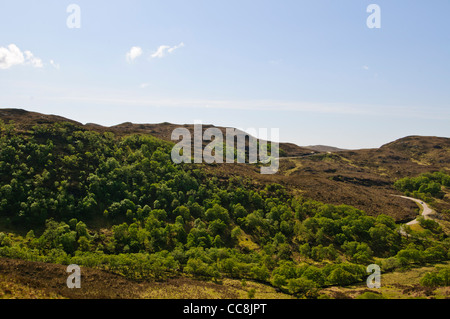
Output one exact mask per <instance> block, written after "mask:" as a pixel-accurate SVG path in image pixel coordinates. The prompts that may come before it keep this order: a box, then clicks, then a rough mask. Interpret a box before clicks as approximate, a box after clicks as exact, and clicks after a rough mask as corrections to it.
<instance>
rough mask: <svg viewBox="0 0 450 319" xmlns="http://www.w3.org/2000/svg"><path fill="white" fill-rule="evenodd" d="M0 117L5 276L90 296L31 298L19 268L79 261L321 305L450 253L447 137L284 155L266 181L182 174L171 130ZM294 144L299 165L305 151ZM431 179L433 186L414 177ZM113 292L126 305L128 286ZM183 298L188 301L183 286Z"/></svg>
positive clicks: (216, 170)
mask: <svg viewBox="0 0 450 319" xmlns="http://www.w3.org/2000/svg"><path fill="white" fill-rule="evenodd" d="M0 116H1V118H0V119H1V120H2V122H0V198H1V200H0V257H3V258H6V259H7V261H5V262H4V263H3V266H2V263H1V262H0V274H4V276H3V279H2V280H3V282H4V285H6V286H7V287H12V288H11V289H13V290H15V291H16V290H17V291H19V292H20V293H24V294H27V293H28V292H29V293H32V294H37V295H38V296H41V297H42V296H46V297H69V298H72V297H73V298H78V297H80V296H70V294H69V295H67V294H66V295H65V294H64V293H62V292H61V291H59V290H58V289H56V290H55V289H50V290H46V288H45V285H46V282H48V285H50V286H52V285H53V284H52V283H51V281H49V280H50V278H48V279H49V280H47V279H45V280H43V281H41V282H35V284H36V285H34V286H33V285H32V286H31V287H30V290H27V289H26V288H25V287H24V280H25V279H23V280H22V279H20V278H19V277H20V276H19V274H18V273H14V271H12V270H11V269H19V268H20V267H25V269H26V268H27V267H29V265H27V263H19V262H17V266H11V265H14V262H15V261H14V260H18V259H19V260H25V261H30V262H31V261H32V262H33V263H41V264H39V265H43V264H42V263H45V264H55V265H69V264H73V263H75V264H78V265H81V266H83V267H87V268H89V269H92V274H93V276H94V277H95V276H96V278H99V280H100V281H101V282H102V285H104V286H105V287H106V286H108V285H110V282H109V280H110V279H108V278H113V277H114V276H120V278H122V280H121V282H123V285H124V287H125V286H126V287H127V288H129V289H132V290H133V289H138V286H134V285H133V284H132V283H131V282H130V281H129V280H131V281H135V282H138V283H141V284H142V285H144V286H145V287H146V288H145V289H147V288H148V289H150V286H152V285H156V282H163V283H165V285H163V287H166V288H167V287H171V285H172V284H173V285H174V286H176V287H177V285H179V283H182V285H186V287H187V286H189V287H191V288H192V289H194V290H198V289H197V288H195V286H197V284H196V283H195V282H193V281H191V280H192V279H195V280H200V281H201V282H200V283H199V284H198V285H199V286H203V287H206V286H207V285H209V282H210V281H212V282H214V283H216V284H217V283H219V284H220V283H230V285H231V286H232V287H234V288H230V287H228V286H227V285H226V284H223V285H225V288H223V287H222V288H220V287H218V286H208V287H209V288H207V290H208V291H209V294H211V295H216V294H217V295H218V296H222V295H221V292H217V290H219V291H222V292H223V293H224V295H229V296H231V295H232V294H235V295H233V296H239V298H241V296H242V294H245V293H244V291H246V289H244V290H242V289H240V288H239V289H240V290H239V289H238V290H239V291H236V290H235V288H236V282H230V280H231V279H233V280H239V281H242V280H244V281H248V282H249V285H252V287H255V289H256V290H257V291H256V295H257V296H258V293H259V294H261V293H263V292H265V291H267V292H270V294H272V293H274V290H273V289H272V288H276V289H278V291H277V292H281V293H283V294H284V295H289V296H294V297H298V298H317V297H318V296H319V295H320V293H321V292H320V291H321V290H322V289H324V288H326V287H341V286H349V285H354V284H360V283H362V282H364V280H365V278H366V276H367V272H366V267H367V265H368V264H372V263H375V262H376V263H377V264H379V265H380V266H381V267H382V269H383V271H386V272H392V271H397V270H402V269H408V268H409V267H412V266H420V265H426V264H435V263H440V262H445V261H448V259H449V256H450V255H449V254H450V241H449V239H448V228H446V227H444V226H443V225H444V220H445V219H448V216H449V215H450V211H449V212H446V211H445V210H444V208H445V207H446V206H445V203H446V202H447V201H448V197H447V196H446V193H447V187H448V186H449V185H450V175H448V174H447V173H446V172H448V171H449V167H448V163H449V161H448V159H449V155H448V147H447V146H448V139H442V138H433V137H423V138H422V137H407V138H405V139H401V140H399V141H396V142H393V143H390V144H387V145H385V146H383V147H381V148H379V149H374V150H355V151H343V152H339V153H331V154H328V153H319V154H312V153H311V151H310V150H308V152H309V153H307V154H305V155H307V156H289V157H284V158H281V159H280V170H279V172H278V173H277V174H274V175H262V174H260V172H259V165H260V164H252V165H249V164H211V165H207V164H181V165H176V164H174V163H173V162H172V160H171V157H170V153H171V150H172V147H173V143H172V142H170V141H168V140H167V136H168V134H169V132H170V130H171V129H173V128H175V127H177V126H176V125H174V124H168V123H162V124H148V125H146V124H131V123H124V124H121V125H118V126H115V127H112V128H105V127H101V126H98V125H94V124H88V125H82V124H80V123H77V122H74V121H68V120H65V119H64V118H61V117H58V116H50V115H41V114H38V113H31V112H24V111H20V110H0ZM186 127H188V128H192V126H189V125H187V126H186ZM151 130H153V131H154V132H153V134H151V133H150V131H151ZM164 136H165V138H163V137H164ZM284 145H285V147H287V148H286V149H287V150H288V151H287V152H288V153H289V152H291V153H290V154H291V155H292V154H295V152H297V151H299V150H301V148H297V147H296V146H295V145H293V144H284ZM417 145H419V147H417ZM439 147H440V148H439ZM289 148H291V151H289ZM421 150H422V151H421ZM425 161H426V165H425ZM433 171H440V172H439V173H436V174H429V173H431V172H433ZM422 173H427V174H428V175H424V176H420V177H417V178H416V174H422ZM405 178H406V179H405ZM409 178H411V180H410V179H409ZM399 180H400V182H399ZM406 191H409V192H415V193H414V194H415V195H417V196H422V197H423V198H425V199H424V200H427V201H430V202H432V203H433V205H435V207H434V208H435V209H436V207H437V210H438V213H439V216H441V218H442V223H443V224H442V226H441V225H440V224H439V223H437V222H435V221H426V222H425V221H421V222H420V223H419V224H420V225H419V226H420V227H416V228H415V229H410V228H407V227H406V228H405V226H404V225H403V224H404V223H405V222H406V221H409V220H412V219H415V218H416V217H417V214H418V213H419V208H418V206H416V205H415V204H414V202H412V201H410V200H407V199H403V198H400V197H395V196H392V195H393V194H397V195H400V194H403V193H405V192H406ZM436 203H437V204H436ZM438 204H439V205H441V206H439V205H438ZM436 205H437V206H436ZM441 208H442V209H441ZM404 234H406V236H405V235H404ZM11 260H12V261H11ZM11 267H12V268H11ZM14 267H15V268H14ZM42 267H44V266H42ZM49 267H53V266H49ZM58 267H59V266H58ZM44 268H45V267H44ZM59 269H61V267H59ZM55 271H56V268H55ZM103 274H104V275H103ZM11 276H17V278H18V281H10V279H11ZM45 278H47V277H45ZM52 280H53V279H52ZM250 282H251V284H250ZM255 282H258V283H259V284H261V285H257V284H255ZM146 285H147V286H146ZM148 285H150V286H148ZM156 286H157V285H156ZM33 287H34V288H33ZM35 287H38V288H39V287H40V288H39V289H38V288H36V289H37V290H36V291H35V290H34V289H35ZM133 287H134V288H133ZM160 287H161V286H160ZM141 288H142V287H141ZM11 289H10V288H8V289H7V290H6V294H7V295H8V291H11ZM139 289H140V288H139ZM164 289H165V288H164ZM171 289H172V288H171ZM230 289H231V290H230ZM236 289H237V288H236ZM113 291H116V292H117V293H118V294H119V298H120V296H121V294H120V293H119V292H118V291H119V288H117V289H116V288H114V289H113ZM125 291H126V290H125ZM133 291H134V290H133ZM146 291H147V292H148V293H149V294H150V295H149V296H153V297H158V296H160V295H159V293H157V292H149V291H148V290H146ZM254 292H255V291H254ZM254 292H253V293H254ZM40 293H42V294H43V295H41V294H40ZM96 293H99V292H98V291H97V292H96V291H95V289H94V291H93V292H92V294H93V295H90V296H95V294H96ZM114 293H115V292H114ZM173 294H174V295H173V296H179V297H180V296H181V295H180V294H181V292H180V290H177V289H176V288H173ZM100 295H101V294H100ZM100 295H99V296H100ZM275 295H276V296H275ZM275 295H274V297H277V296H278V297H280V295H278V294H275ZM284 295H283V296H284ZM101 296H107V294H103V295H101ZM133 296H136V298H140V297H142V294H141V291H140V290H139V292H136V294H135V295H133ZM170 297H172V295H170ZM199 297H204V295H199ZM108 298H109V297H108ZM174 298H177V297H174Z"/></svg>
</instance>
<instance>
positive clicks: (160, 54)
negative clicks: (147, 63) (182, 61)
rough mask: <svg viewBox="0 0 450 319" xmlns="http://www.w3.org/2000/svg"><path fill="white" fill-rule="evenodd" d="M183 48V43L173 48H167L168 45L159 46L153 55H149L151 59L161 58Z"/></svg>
mask: <svg viewBox="0 0 450 319" xmlns="http://www.w3.org/2000/svg"><path fill="white" fill-rule="evenodd" d="M182 47H184V43H183V42H181V43H180V44H178V45H175V46H173V47H171V46H169V45H161V46H159V48H158V49H157V50H156V52H155V53H153V54H152V55H151V57H152V58H153V59H154V58H163V57H165V56H166V54H167V53H173V52H174V51H175V50H177V49H179V48H182Z"/></svg>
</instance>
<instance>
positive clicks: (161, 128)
mask: <svg viewBox="0 0 450 319" xmlns="http://www.w3.org/2000/svg"><path fill="white" fill-rule="evenodd" d="M0 120H2V121H3V122H4V123H9V122H10V121H12V122H14V123H15V126H16V127H17V128H20V129H22V130H29V129H31V128H32V127H33V126H34V125H39V124H54V123H64V122H68V123H71V124H73V125H76V126H79V127H81V128H83V129H86V130H90V131H95V132H100V133H103V132H112V133H114V134H115V135H117V136H125V135H129V134H149V135H152V136H154V137H156V138H159V139H162V140H165V141H172V140H171V135H172V132H173V131H174V130H175V129H176V128H186V129H188V130H189V131H190V132H191V134H192V136H193V135H194V125H193V124H181V125H180V124H172V123H167V122H166V123H158V124H134V123H130V122H126V123H121V124H118V125H114V126H111V127H106V126H102V125H99V124H95V123H87V124H85V125H83V124H82V123H79V122H76V121H73V120H70V119H67V118H64V117H61V116H56V115H46V114H41V113H36V112H29V111H26V110H22V109H0ZM208 128H218V129H220V131H221V132H222V134H223V136H225V135H226V134H225V131H226V129H227V128H226V127H219V126H214V125H211V124H204V125H202V129H203V132H204V131H205V130H207V129H208ZM237 133H238V135H240V134H243V135H246V134H247V133H245V132H242V131H239V130H238V131H237ZM207 143H208V142H207V141H203V146H206V144H207ZM246 144H247V145H248V141H246ZM309 154H311V150H310V149H307V148H303V147H300V146H298V145H295V144H293V143H283V142H282V143H280V156H282V157H292V156H304V155H309Z"/></svg>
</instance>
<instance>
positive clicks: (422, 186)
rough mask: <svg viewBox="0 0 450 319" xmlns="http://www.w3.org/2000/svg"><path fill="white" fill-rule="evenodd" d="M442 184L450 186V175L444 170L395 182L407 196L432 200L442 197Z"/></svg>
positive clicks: (395, 185)
mask: <svg viewBox="0 0 450 319" xmlns="http://www.w3.org/2000/svg"><path fill="white" fill-rule="evenodd" d="M442 186H445V187H450V175H448V174H446V173H443V172H434V173H425V174H421V175H419V176H417V177H405V178H402V179H399V180H398V181H396V182H395V183H394V187H395V188H396V189H398V190H399V191H402V192H404V193H405V194H406V195H407V196H413V197H416V198H421V199H423V200H425V201H427V202H432V201H433V198H442V197H443V196H444V192H443V191H442Z"/></svg>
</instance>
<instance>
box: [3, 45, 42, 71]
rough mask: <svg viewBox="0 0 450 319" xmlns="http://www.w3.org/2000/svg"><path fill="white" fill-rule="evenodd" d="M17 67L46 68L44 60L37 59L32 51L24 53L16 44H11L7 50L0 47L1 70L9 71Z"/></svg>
mask: <svg viewBox="0 0 450 319" xmlns="http://www.w3.org/2000/svg"><path fill="white" fill-rule="evenodd" d="M15 65H31V66H32V67H34V68H43V67H44V63H43V62H42V60H41V59H40V58H37V57H35V56H34V54H33V53H31V51H25V52H22V51H21V50H20V49H19V48H18V47H17V45H15V44H10V45H8V47H7V48H5V47H0V69H9V68H11V67H13V66H15Z"/></svg>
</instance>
